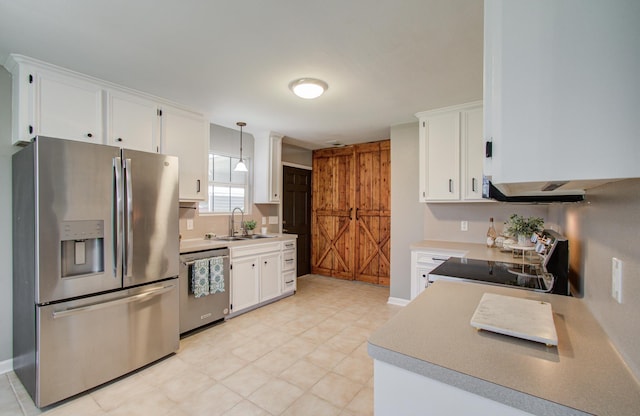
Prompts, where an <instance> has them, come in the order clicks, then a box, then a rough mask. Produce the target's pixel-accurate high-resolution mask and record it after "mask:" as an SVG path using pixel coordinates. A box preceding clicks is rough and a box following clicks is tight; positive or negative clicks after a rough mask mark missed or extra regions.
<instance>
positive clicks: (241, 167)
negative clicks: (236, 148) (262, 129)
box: [233, 121, 249, 172]
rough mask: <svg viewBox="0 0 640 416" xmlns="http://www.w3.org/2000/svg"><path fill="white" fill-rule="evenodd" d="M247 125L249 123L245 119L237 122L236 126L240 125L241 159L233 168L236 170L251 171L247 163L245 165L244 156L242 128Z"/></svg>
mask: <svg viewBox="0 0 640 416" xmlns="http://www.w3.org/2000/svg"><path fill="white" fill-rule="evenodd" d="M246 125H247V123H245V122H244V121H238V122H237V123H236V126H240V160H239V161H238V164H237V165H236V167H235V168H234V169H233V171H234V172H248V171H249V169H247V165H245V163H244V159H243V158H242V128H243V127H244V126H246Z"/></svg>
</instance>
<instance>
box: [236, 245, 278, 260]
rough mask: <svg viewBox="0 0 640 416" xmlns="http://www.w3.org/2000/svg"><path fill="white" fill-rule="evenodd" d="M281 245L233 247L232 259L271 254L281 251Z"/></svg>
mask: <svg viewBox="0 0 640 416" xmlns="http://www.w3.org/2000/svg"><path fill="white" fill-rule="evenodd" d="M280 250H281V245H280V243H279V242H277V243H266V244H248V245H246V246H235V247H231V257H232V258H235V257H244V256H256V255H257V256H259V255H262V254H264V253H271V252H273V251H280Z"/></svg>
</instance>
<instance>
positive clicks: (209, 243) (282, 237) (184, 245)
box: [180, 234, 298, 254]
mask: <svg viewBox="0 0 640 416" xmlns="http://www.w3.org/2000/svg"><path fill="white" fill-rule="evenodd" d="M267 235H269V236H271V238H258V239H255V240H251V239H247V240H237V241H224V240H216V239H215V238H214V239H212V240H205V239H204V238H192V239H184V240H180V254H182V253H192V252H194V251H201V250H209V249H212V248H220V247H234V246H246V245H249V244H260V243H272V242H276V241H287V240H295V239H296V238H298V236H297V235H296V234H267Z"/></svg>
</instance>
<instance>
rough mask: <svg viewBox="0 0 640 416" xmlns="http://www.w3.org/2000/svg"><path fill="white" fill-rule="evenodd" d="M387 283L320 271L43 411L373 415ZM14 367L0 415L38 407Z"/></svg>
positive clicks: (3, 378) (4, 381) (86, 415)
mask: <svg viewBox="0 0 640 416" xmlns="http://www.w3.org/2000/svg"><path fill="white" fill-rule="evenodd" d="M388 296H389V290H388V289H387V288H383V287H378V286H373V285H368V284H364V283H358V282H347V281H343V280H338V279H332V278H328V277H322V276H317V275H307V276H304V277H301V278H300V279H299V280H298V292H297V294H296V295H295V296H291V297H288V298H285V299H282V300H280V301H278V302H276V303H272V304H270V305H267V306H264V307H262V308H260V309H256V310H254V311H251V312H248V313H246V314H244V315H240V316H238V317H236V318H233V319H230V320H228V321H226V322H224V323H223V324H221V325H217V326H214V327H211V328H208V329H206V330H204V331H201V332H199V333H197V334H195V335H192V336H189V337H187V338H184V339H182V340H181V342H180V350H179V351H178V352H177V353H176V354H175V355H173V356H170V357H169V358H167V359H165V360H163V361H160V362H158V363H156V364H155V365H153V366H151V367H148V368H146V369H144V370H141V371H139V372H136V373H134V374H131V375H129V376H127V377H125V378H122V379H120V380H118V381H115V382H113V383H110V384H108V385H105V386H103V387H101V388H98V389H95V390H93V391H91V392H89V393H86V394H83V395H80V396H78V397H76V398H74V399H73V400H69V401H67V402H64V403H62V404H60V405H58V406H56V407H53V408H50V409H47V411H46V412H44V413H45V414H46V415H50V416H54V415H65V416H67V415H78V416H80V415H81V416H94V415H113V416H115V415H154V416H162V415H172V416H174V415H175V416H183V415H207V416H214V415H226V416H231V415H242V416H250V415H305V416H308V415H370V414H373V363H372V360H371V359H370V358H369V356H368V354H367V338H368V336H369V334H371V333H372V331H373V330H375V329H376V328H377V327H378V326H380V325H381V324H382V323H384V322H386V321H387V320H388V319H389V318H390V317H391V316H393V315H394V314H395V313H396V312H397V311H398V310H399V307H397V306H392V305H388V304H387V303H386V302H387V298H388ZM40 413H41V412H40V410H38V409H37V408H36V407H35V406H34V405H33V402H32V401H31V399H30V397H29V396H28V394H27V393H26V391H25V390H24V387H23V386H22V384H20V381H19V380H18V379H17V377H16V376H15V374H14V373H12V372H11V373H7V374H2V375H0V416H8V415H36V414H40Z"/></svg>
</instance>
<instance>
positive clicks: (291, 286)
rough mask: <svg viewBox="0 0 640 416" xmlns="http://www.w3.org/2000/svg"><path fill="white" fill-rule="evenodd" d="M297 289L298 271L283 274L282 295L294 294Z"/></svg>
mask: <svg viewBox="0 0 640 416" xmlns="http://www.w3.org/2000/svg"><path fill="white" fill-rule="evenodd" d="M296 287H297V286H296V271H295V270H291V271H288V272H284V273H282V293H289V292H294V291H295V290H296Z"/></svg>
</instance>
